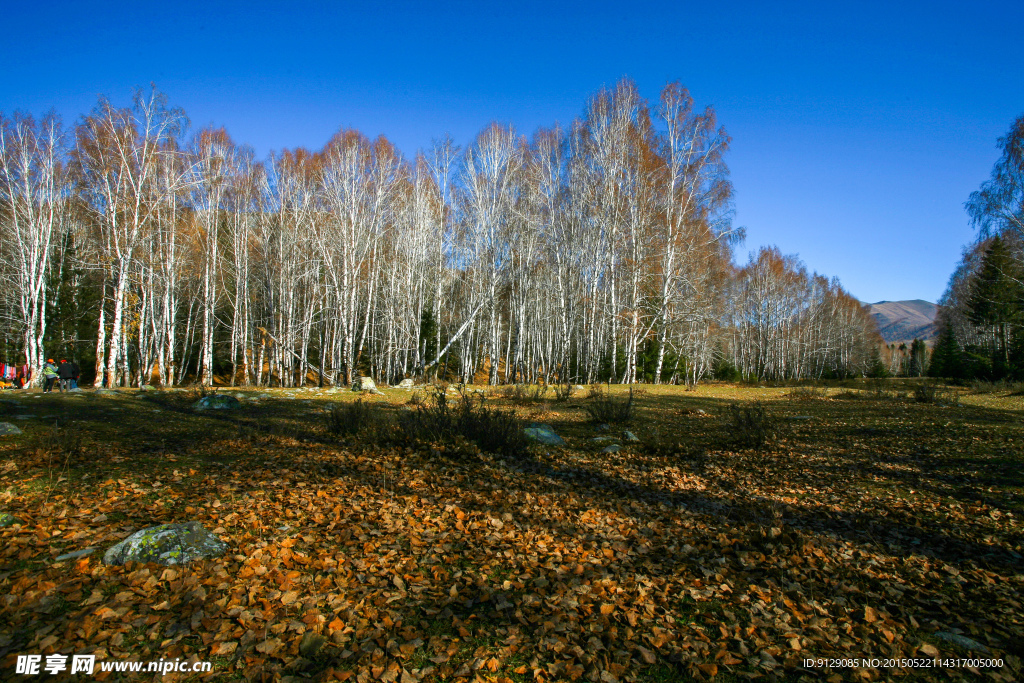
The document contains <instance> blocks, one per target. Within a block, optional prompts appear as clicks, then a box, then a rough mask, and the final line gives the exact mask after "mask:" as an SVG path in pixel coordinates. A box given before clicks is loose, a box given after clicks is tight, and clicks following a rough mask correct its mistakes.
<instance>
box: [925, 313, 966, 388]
mask: <svg viewBox="0 0 1024 683" xmlns="http://www.w3.org/2000/svg"><path fill="white" fill-rule="evenodd" d="M964 375H965V368H964V359H963V352H962V351H961V350H960V344H959V343H958V342H957V340H956V333H955V332H954V331H953V327H952V326H951V325H944V326H943V327H942V332H941V333H940V334H939V339H938V341H937V342H936V344H935V350H934V351H932V360H931V363H929V364H928V376H929V377H945V378H948V379H963V378H964Z"/></svg>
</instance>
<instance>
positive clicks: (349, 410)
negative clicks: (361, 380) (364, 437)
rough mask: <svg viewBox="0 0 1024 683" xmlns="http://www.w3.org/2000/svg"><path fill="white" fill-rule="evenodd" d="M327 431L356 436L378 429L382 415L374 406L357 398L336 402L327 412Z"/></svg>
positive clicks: (333, 434)
mask: <svg viewBox="0 0 1024 683" xmlns="http://www.w3.org/2000/svg"><path fill="white" fill-rule="evenodd" d="M326 419H327V432H328V433H329V434H331V435H332V436H355V435H357V434H360V433H367V432H370V431H376V430H377V429H379V427H380V426H381V422H382V420H381V417H380V414H379V413H378V412H377V409H375V408H374V407H373V406H371V405H370V404H369V403H364V402H363V399H361V398H360V399H356V400H355V401H352V402H351V403H336V404H334V405H332V406H331V409H330V410H329V411H328V412H327V418H326Z"/></svg>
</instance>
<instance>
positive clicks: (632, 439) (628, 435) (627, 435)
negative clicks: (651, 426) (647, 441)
mask: <svg viewBox="0 0 1024 683" xmlns="http://www.w3.org/2000/svg"><path fill="white" fill-rule="evenodd" d="M622 438H624V439H625V440H626V441H627V442H629V443H640V439H639V438H638V437H637V435H636V434H634V433H633V432H631V431H628V430H627V431H625V432H622Z"/></svg>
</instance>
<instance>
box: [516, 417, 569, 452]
mask: <svg viewBox="0 0 1024 683" xmlns="http://www.w3.org/2000/svg"><path fill="white" fill-rule="evenodd" d="M523 434H525V435H526V438H527V439H529V440H530V441H533V442H534V443H541V444H544V445H545V446H564V445H565V439H563V438H562V437H560V436H559V435H558V434H556V433H555V430H554V429H552V428H551V425H546V424H537V423H536V422H534V423H532V424H530V425H528V426H526V427H525V428H524V429H523Z"/></svg>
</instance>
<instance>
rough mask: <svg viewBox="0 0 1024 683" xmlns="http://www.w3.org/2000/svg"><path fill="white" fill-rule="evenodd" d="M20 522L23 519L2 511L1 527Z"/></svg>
mask: <svg viewBox="0 0 1024 683" xmlns="http://www.w3.org/2000/svg"><path fill="white" fill-rule="evenodd" d="M20 522H21V520H19V519H18V518H17V517H15V516H14V515H12V514H11V513H10V512H0V528H3V527H6V526H11V525H12V524H19V523H20Z"/></svg>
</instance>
